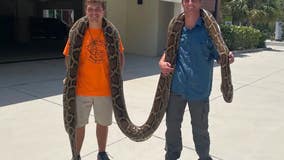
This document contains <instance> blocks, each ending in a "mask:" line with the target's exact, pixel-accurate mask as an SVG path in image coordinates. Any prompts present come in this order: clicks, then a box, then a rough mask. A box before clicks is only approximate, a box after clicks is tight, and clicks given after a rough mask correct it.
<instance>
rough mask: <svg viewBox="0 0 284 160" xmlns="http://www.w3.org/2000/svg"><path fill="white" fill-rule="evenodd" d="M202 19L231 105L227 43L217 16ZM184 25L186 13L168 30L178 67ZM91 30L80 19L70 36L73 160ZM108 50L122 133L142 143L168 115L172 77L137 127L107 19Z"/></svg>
mask: <svg viewBox="0 0 284 160" xmlns="http://www.w3.org/2000/svg"><path fill="white" fill-rule="evenodd" d="M201 16H202V18H203V20H204V22H205V26H206V28H207V31H208V32H209V35H210V36H211V38H212V40H213V43H214V44H215V47H216V49H217V51H218V52H219V55H220V62H219V63H220V65H221V76H222V83H221V91H222V93H223V98H224V100H225V101H226V102H231V101H232V98H233V86H232V83H231V71H230V65H229V61H228V54H229V50H228V48H227V46H226V44H225V43H224V40H223V38H222V36H221V32H220V29H219V27H218V24H217V22H216V20H215V19H214V17H213V16H212V15H211V13H209V12H208V11H206V10H204V9H202V10H201ZM183 26H184V14H183V13H181V14H180V15H178V16H176V17H174V18H173V19H172V20H171V22H170V24H169V28H168V39H167V49H166V51H165V52H166V61H167V62H170V63H171V64H172V65H173V66H175V61H176V54H177V49H178V44H179V38H180V35H181V30H182V27H183ZM87 28H88V19H87V17H82V18H81V19H79V20H78V21H77V22H76V23H75V24H74V25H73V27H72V28H71V30H70V33H69V39H70V50H69V56H68V57H69V60H68V66H67V74H66V81H65V84H64V91H63V116H64V125H65V130H66V132H67V133H68V135H69V140H70V145H71V150H72V156H73V158H72V160H77V153H76V142H75V139H76V137H75V135H76V134H75V132H76V130H75V126H76V125H75V124H76V107H75V105H76V102H75V97H76V92H75V90H76V80H77V70H78V65H79V57H80V52H81V46H82V41H83V37H84V33H85V31H86V29H87ZM102 28H103V32H104V36H105V42H106V48H107V53H108V59H109V66H110V67H109V69H110V84H111V95H112V102H113V111H114V115H115V119H116V122H117V124H118V126H119V128H120V130H121V131H122V132H123V133H124V134H125V135H126V136H127V137H129V138H130V139H131V140H133V141H136V142H139V141H145V140H147V139H148V138H150V137H151V135H152V134H153V133H154V132H155V130H156V129H157V128H158V127H159V125H160V123H161V121H162V119H163V116H164V114H165V111H166V108H167V105H168V100H169V95H170V87H171V80H172V74H170V75H168V76H163V75H162V74H161V75H160V78H159V82H158V86H157V89H156V94H155V97H154V102H153V106H152V109H151V112H150V115H149V117H148V119H147V121H146V122H145V123H144V124H143V125H141V126H136V125H134V124H133V123H132V122H131V120H130V118H129V116H128V113H127V109H126V105H125V100H124V94H123V81H122V77H121V68H120V59H119V58H120V56H119V54H120V53H119V52H120V51H119V34H118V31H117V29H116V28H115V27H114V25H112V24H111V23H110V22H109V21H108V20H107V19H105V18H103V24H102Z"/></svg>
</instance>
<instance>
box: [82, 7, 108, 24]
mask: <svg viewBox="0 0 284 160" xmlns="http://www.w3.org/2000/svg"><path fill="white" fill-rule="evenodd" d="M104 13H105V11H104V9H103V7H102V5H101V4H99V3H94V4H88V5H87V8H86V15H87V17H88V19H89V21H91V22H99V21H100V20H102V18H103V16H104Z"/></svg>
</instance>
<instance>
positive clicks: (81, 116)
mask: <svg viewBox="0 0 284 160" xmlns="http://www.w3.org/2000/svg"><path fill="white" fill-rule="evenodd" d="M92 108H93V110H94V116H95V122H96V123H98V124H100V125H102V126H109V125H111V123H112V99H111V97H100V96H95V97H92V96H90V97H89V96H76V109H77V124H76V127H77V128H80V127H84V126H85V125H86V124H88V122H89V116H90V112H91V109H92Z"/></svg>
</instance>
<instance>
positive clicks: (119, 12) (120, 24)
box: [106, 0, 127, 46]
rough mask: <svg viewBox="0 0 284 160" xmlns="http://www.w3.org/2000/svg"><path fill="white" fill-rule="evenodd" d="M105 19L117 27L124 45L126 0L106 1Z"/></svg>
mask: <svg viewBox="0 0 284 160" xmlns="http://www.w3.org/2000/svg"><path fill="white" fill-rule="evenodd" d="M106 15H107V18H108V19H110V20H111V22H112V23H113V24H114V25H115V26H116V27H117V29H118V30H119V32H120V35H121V38H122V42H123V44H124V46H125V43H126V21H127V16H126V15H127V0H108V1H107V11H106Z"/></svg>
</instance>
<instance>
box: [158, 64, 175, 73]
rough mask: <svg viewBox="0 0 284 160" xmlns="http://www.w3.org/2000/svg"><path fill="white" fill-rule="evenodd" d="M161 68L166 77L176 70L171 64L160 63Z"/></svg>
mask: <svg viewBox="0 0 284 160" xmlns="http://www.w3.org/2000/svg"><path fill="white" fill-rule="evenodd" d="M159 66H160V69H161V72H162V74H163V75H164V76H167V75H169V74H170V73H172V72H173V71H174V68H172V65H171V64H170V63H169V62H163V61H162V62H159Z"/></svg>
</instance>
